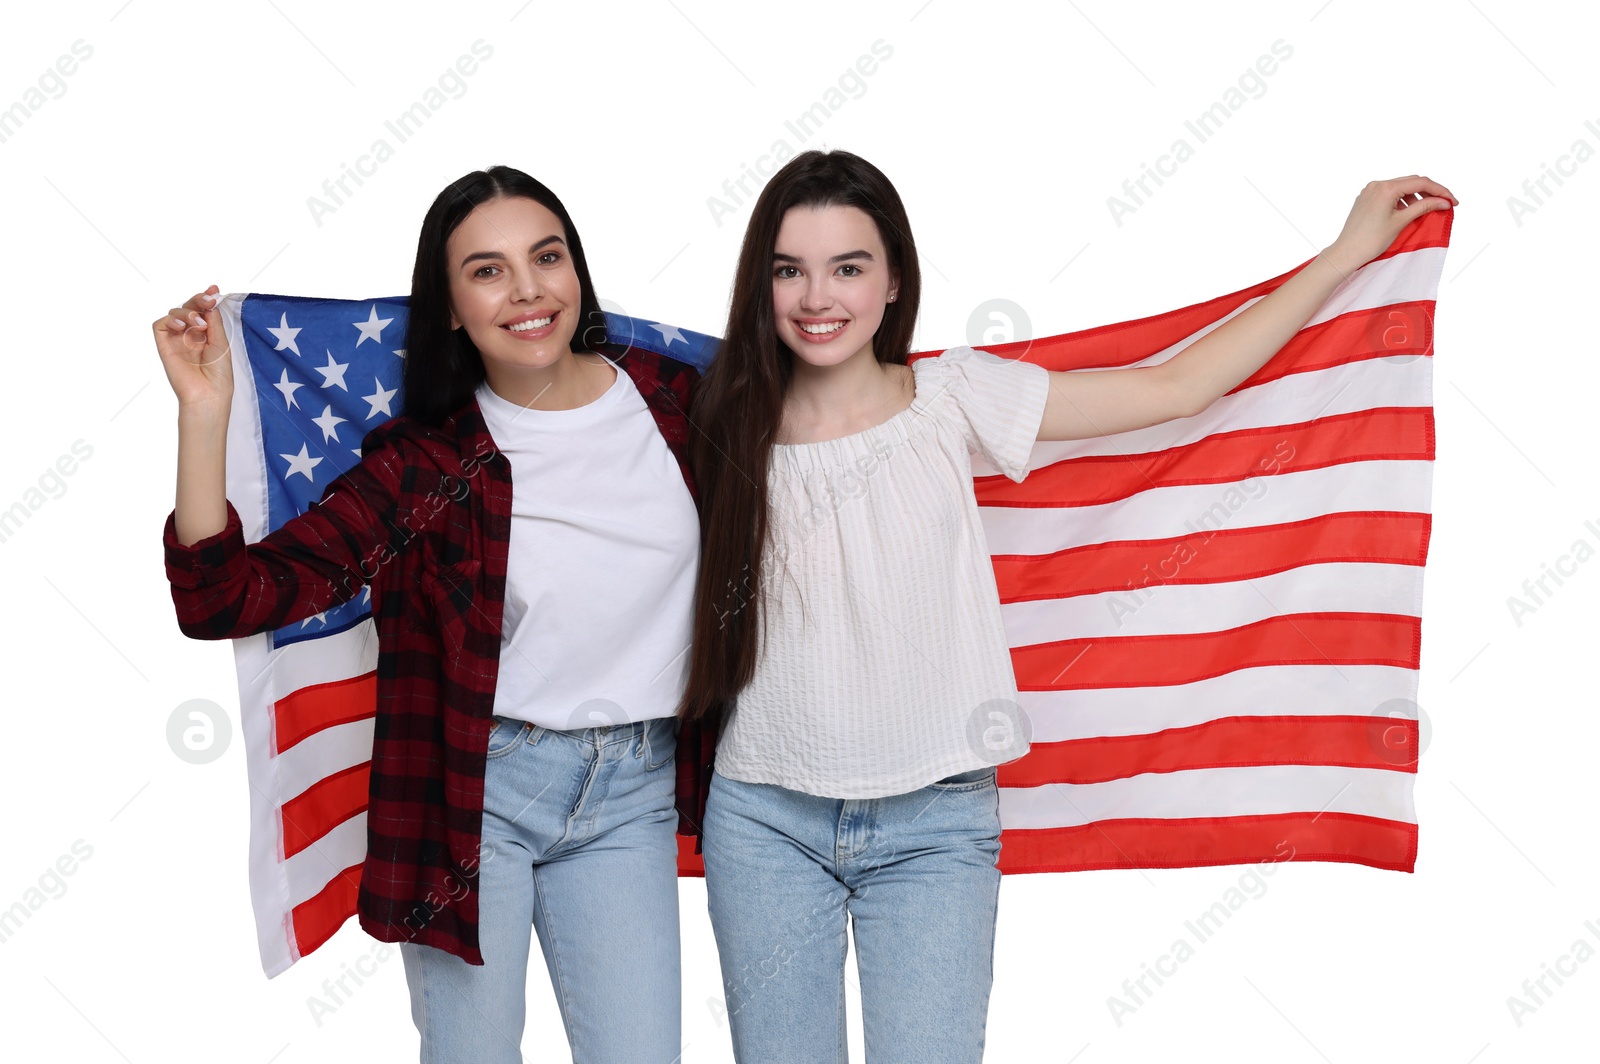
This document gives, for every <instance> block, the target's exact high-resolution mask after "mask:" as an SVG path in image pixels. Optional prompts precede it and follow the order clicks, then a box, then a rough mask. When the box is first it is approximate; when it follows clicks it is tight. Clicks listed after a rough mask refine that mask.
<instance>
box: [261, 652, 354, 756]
mask: <svg viewBox="0 0 1600 1064" xmlns="http://www.w3.org/2000/svg"><path fill="white" fill-rule="evenodd" d="M377 708H378V674H377V673H376V672H369V673H365V674H363V675H361V676H352V677H350V678H349V679H348V680H333V681H331V682H329V683H319V684H313V685H311V686H310V687H302V688H300V689H299V690H298V691H291V692H290V693H289V694H287V695H284V696H283V697H282V698H280V699H278V701H276V702H274V703H273V705H272V715H273V729H272V730H273V739H274V741H275V742H276V743H277V749H275V750H274V751H273V753H274V754H281V753H283V752H284V751H285V750H287V749H289V748H290V747H292V746H293V745H294V744H295V743H298V742H299V741H300V740H301V739H304V738H305V737H306V736H308V735H314V734H316V733H317V732H319V731H322V730H323V729H324V728H332V727H334V726H335V725H339V724H349V723H350V722H351V721H357V720H366V719H367V718H368V717H371V716H372V715H374V714H375V713H376V712H377Z"/></svg>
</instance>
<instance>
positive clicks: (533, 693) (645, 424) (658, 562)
mask: <svg viewBox="0 0 1600 1064" xmlns="http://www.w3.org/2000/svg"><path fill="white" fill-rule="evenodd" d="M616 374H617V379H616V380H615V381H614V382H613V383H612V385H611V387H610V388H609V389H607V390H606V392H605V393H604V394H602V395H601V396H600V397H599V398H598V399H596V400H595V401H594V402H592V403H589V404H588V405H586V406H581V407H578V408H577V409H575V410H533V409H529V408H526V407H522V406H518V405H516V404H515V403H511V402H508V401H506V400H505V399H502V398H501V397H500V396H498V395H496V394H495V393H494V391H493V390H491V389H490V387H489V385H488V382H487V381H486V382H484V384H483V385H481V386H480V387H479V388H478V392H477V398H478V406H479V408H480V409H481V410H482V411H483V418H484V421H485V423H486V424H487V425H488V428H489V435H490V436H492V437H493V438H494V441H495V445H496V446H497V447H498V448H499V449H500V451H501V452H502V453H503V454H504V455H505V456H506V458H507V459H509V460H510V463H511V546H510V556H509V559H508V560H507V564H506V597H505V615H504V621H503V623H502V626H501V633H500V671H499V679H498V680H497V681H496V684H495V692H494V712H495V713H496V715H498V716H503V717H515V718H517V719H519V720H530V721H533V722H534V723H535V724H539V725H543V726H544V727H546V728H553V729H557V730H561V731H571V730H576V729H580V728H592V727H597V726H600V725H608V724H622V723H630V722H632V721H639V720H649V719H651V718H654V717H667V716H671V715H672V714H673V712H674V711H675V710H676V709H677V705H678V700H679V698H680V697H681V696H682V693H683V685H684V680H685V679H686V677H687V675H688V663H689V655H688V653H687V651H688V647H689V636H690V633H691V626H692V611H693V603H694V582H695V573H696V569H697V567H698V564H699V552H700V522H699V519H698V517H697V516H696V513H695V506H694V500H693V499H692V498H691V497H690V495H689V489H688V487H687V486H686V485H685V484H684V481H683V474H682V472H681V471H680V469H679V466H678V462H677V459H676V458H674V457H673V455H672V452H671V451H670V450H669V449H668V448H667V444H666V441H665V440H663V439H662V438H661V432H660V430H659V429H658V428H657V427H656V421H655V418H654V417H653V416H652V415H651V413H650V409H649V407H647V406H646V405H645V402H644V398H643V397H642V396H641V395H640V394H639V390H638V388H637V387H635V386H634V383H633V380H632V378H630V377H629V376H628V374H627V372H626V371H624V370H623V369H621V368H620V367H618V368H617V370H616Z"/></svg>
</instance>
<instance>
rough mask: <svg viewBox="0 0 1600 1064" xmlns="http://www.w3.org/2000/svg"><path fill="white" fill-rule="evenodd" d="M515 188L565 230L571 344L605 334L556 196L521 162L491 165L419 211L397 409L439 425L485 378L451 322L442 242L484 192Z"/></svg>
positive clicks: (583, 344)
mask: <svg viewBox="0 0 1600 1064" xmlns="http://www.w3.org/2000/svg"><path fill="white" fill-rule="evenodd" d="M510 196H521V197H523V198H525V199H530V200H533V201H534V202H535V203H538V204H540V205H542V206H544V207H545V208H547V209H548V210H549V211H550V213H551V214H554V215H555V216H556V217H557V218H558V219H560V221H561V227H562V228H563V229H565V230H566V233H565V237H566V241H567V250H568V252H569V253H570V254H571V255H572V268H573V269H574V270H576V271H577V274H578V283H579V285H580V286H581V291H582V293H583V295H582V298H581V300H580V302H579V311H580V313H579V316H578V328H577V329H576V330H575V331H574V332H573V334H572V350H574V351H586V350H588V349H590V348H591V347H593V346H595V345H596V344H599V343H602V342H604V340H605V338H606V335H605V320H606V319H605V314H604V313H603V312H602V311H601V310H600V303H599V300H597V299H596V298H595V294H594V284H593V283H592V282H591V281H590V280H589V260H588V259H587V258H585V257H584V254H583V241H582V240H580V239H579V238H578V230H577V228H576V227H575V226H574V225H573V224H572V217H571V215H569V214H567V208H566V207H564V206H563V205H562V203H561V200H560V198H559V197H557V196H556V194H555V193H554V192H551V191H550V190H549V189H548V188H546V187H545V186H544V185H543V184H541V183H539V182H538V181H535V180H534V179H533V178H531V177H529V176H528V175H527V174H525V173H523V172H522V171H521V170H515V169H512V168H511V167H509V166H491V167H489V169H487V170H474V171H473V172H472V173H470V174H467V175H466V176H465V177H460V178H457V179H456V180H454V181H452V182H450V184H449V185H447V186H446V187H445V189H444V191H443V192H441V193H439V195H438V196H437V197H435V199H434V201H433V206H431V207H429V208H428V213H427V214H426V215H425V216H424V217H423V219H422V232H421V234H420V235H418V237H417V261H416V265H415V266H413V267H412V271H411V309H410V318H409V320H408V321H407V323H406V366H405V376H404V387H405V400H404V403H405V405H404V409H403V411H402V412H403V413H404V414H405V415H406V416H407V417H412V418H415V419H417V420H418V421H423V422H426V423H427V424H430V425H438V424H440V423H441V422H443V421H444V420H445V418H446V417H448V416H449V415H450V414H452V413H454V412H455V411H456V410H457V409H458V408H460V407H461V406H462V405H463V404H464V403H466V402H467V401H468V400H470V399H471V398H472V394H473V392H475V391H476V390H477V388H478V385H480V384H482V383H483V380H484V373H483V356H482V355H480V354H479V353H478V347H477V345H476V344H474V343H473V342H472V338H471V337H469V336H468V335H467V330H465V329H452V328H450V270H449V264H448V263H447V262H446V261H445V248H446V245H447V244H448V242H449V240H450V234H451V233H453V232H455V231H456V227H457V226H459V225H460V224H461V221H462V219H464V218H466V216H467V215H468V214H471V213H472V209H473V208H474V207H477V206H478V205H479V204H482V203H488V202H489V201H490V200H496V199H502V198H505V197H510Z"/></svg>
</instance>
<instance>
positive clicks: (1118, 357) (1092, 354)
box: [908, 211, 1455, 387]
mask: <svg viewBox="0 0 1600 1064" xmlns="http://www.w3.org/2000/svg"><path fill="white" fill-rule="evenodd" d="M1454 217H1455V212H1454V211H1430V212H1429V213H1428V214H1426V215H1423V217H1422V218H1420V219H1419V220H1417V221H1416V222H1414V223H1412V224H1411V225H1409V226H1407V227H1406V229H1405V231H1404V232H1403V233H1402V234H1401V235H1400V237H1399V238H1397V239H1396V240H1395V242H1394V243H1393V244H1391V245H1390V246H1389V250H1387V251H1385V252H1384V253H1383V254H1382V255H1379V256H1378V257H1377V258H1376V259H1373V260H1372V261H1373V262H1378V261H1381V260H1383V259H1387V258H1393V257H1394V256H1396V255H1402V254H1405V253H1406V252H1409V251H1417V250H1420V249H1422V248H1429V247H1448V246H1449V244H1450V223H1451V221H1452V219H1453V218H1454ZM1313 261H1315V260H1314V259H1307V260H1306V261H1305V262H1302V263H1301V264H1300V265H1298V266H1296V267H1294V268H1293V269H1292V270H1288V271H1286V272H1284V273H1281V274H1279V275H1278V276H1277V277H1273V278H1271V279H1270V280H1266V281H1262V282H1261V283H1260V284H1257V285H1252V286H1251V287H1249V288H1245V289H1241V290H1240V291H1238V292H1232V293H1230V294H1228V295H1225V296H1218V297H1217V298H1216V299H1212V300H1209V301H1207V302H1205V303H1196V304H1195V305H1193V306H1190V307H1183V308H1181V309H1179V310H1173V311H1168V312H1167V313H1165V314H1152V315H1150V316H1149V317H1146V318H1135V319H1133V320H1131V321H1123V322H1115V323H1112V324H1110V325H1101V326H1097V327H1095V328H1093V329H1083V330H1080V331H1078V332H1075V333H1065V334H1062V335H1059V336H1048V337H1044V338H1042V339H1039V340H1016V341H1013V342H1012V343H1009V344H994V345H985V346H984V350H985V351H992V352H993V353H994V354H997V355H999V356H1001V357H1002V358H1020V359H1023V360H1024V361H1026V362H1033V363H1035V364H1037V365H1040V366H1043V367H1044V368H1045V369H1050V370H1070V369H1088V368H1100V367H1106V366H1125V365H1128V364H1129V363H1132V362H1138V361H1139V360H1141V359H1145V358H1149V357H1150V356H1151V355H1153V354H1155V353H1156V352H1157V351H1164V350H1166V349H1167V348H1169V347H1171V346H1172V345H1173V344H1175V343H1178V342H1179V341H1180V340H1183V339H1185V338H1186V337H1189V336H1192V335H1194V334H1195V333H1196V332H1199V331H1200V330H1201V329H1203V328H1205V327H1206V326H1208V325H1210V324H1212V323H1213V322H1216V321H1220V320H1221V319H1222V318H1224V317H1226V316H1227V315H1228V314H1231V313H1232V312H1233V311H1234V310H1235V309H1237V308H1238V307H1240V306H1242V305H1243V304H1245V303H1246V302H1248V301H1250V300H1252V299H1255V298H1257V297H1258V296H1264V295H1266V294H1268V293H1269V292H1272V291H1273V290H1274V289H1276V288H1278V286H1280V285H1282V284H1283V282H1285V281H1287V280H1288V279H1289V278H1291V277H1293V276H1294V275H1295V274H1297V273H1299V272H1300V271H1301V270H1303V269H1305V268H1306V266H1308V265H1310V264H1311V263H1312V262H1313ZM1433 304H1434V301H1433V300H1428V301H1426V303H1420V302H1419V303H1410V304H1406V303H1396V304H1393V306H1395V307H1411V308H1416V309H1415V310H1414V311H1412V312H1411V314H1410V315H1409V317H1410V318H1411V320H1412V321H1413V322H1414V323H1417V324H1420V322H1421V320H1422V318H1424V317H1425V318H1426V321H1427V326H1428V346H1426V347H1424V348H1422V349H1421V350H1410V349H1399V348H1395V349H1391V348H1383V347H1381V346H1380V347H1372V348H1369V350H1371V351H1381V353H1382V354H1383V355H1397V354H1408V353H1414V354H1425V353H1430V352H1431V351H1432V320H1433ZM1424 306H1425V307H1426V310H1423V309H1421V308H1423V307H1424ZM1387 309H1388V308H1386V307H1380V308H1378V309H1376V310H1363V311H1354V312H1352V313H1351V314H1349V315H1343V316H1342V317H1349V318H1354V319H1356V320H1357V321H1359V322H1360V323H1361V324H1360V325H1359V326H1357V327H1369V326H1370V325H1372V324H1373V321H1372V319H1377V320H1378V321H1379V322H1381V324H1379V327H1378V332H1377V335H1378V336H1379V337H1380V345H1381V343H1382V333H1383V329H1384V328H1387V327H1388V326H1389V325H1392V324H1395V322H1393V321H1392V320H1391V319H1390V318H1388V317H1387V316H1386V314H1385V311H1386V310H1387ZM1328 324H1330V323H1328V322H1324V323H1322V325H1319V326H1315V327H1313V328H1312V329H1309V330H1303V331H1302V333H1301V335H1302V336H1304V335H1305V333H1307V332H1315V331H1316V330H1318V329H1322V328H1324V327H1325V326H1326V325H1328ZM1346 327H1347V326H1346ZM1342 328H1345V327H1341V331H1342ZM1394 335H1395V334H1390V337H1391V338H1393V336H1394ZM1298 339H1299V337H1296V340H1298ZM1291 343H1294V341H1291ZM1319 346H1320V345H1319ZM939 353H940V352H938V351H919V352H917V353H916V354H913V355H911V356H910V358H909V359H908V361H910V362H915V361H916V360H917V359H919V358H929V357H932V356H934V355H938V354H939ZM1293 357H1294V356H1293V352H1287V353H1286V352H1282V351H1280V352H1279V353H1278V355H1276V356H1274V357H1273V360H1272V361H1271V362H1269V363H1268V364H1267V366H1266V367H1264V369H1263V372H1265V373H1269V374H1271V375H1272V376H1281V375H1282V373H1274V372H1273V367H1274V366H1278V367H1283V366H1287V365H1290V364H1292V359H1293ZM1343 361H1350V359H1348V358H1346V357H1340V358H1337V359H1335V361H1334V362H1332V363H1329V364H1336V363H1337V362H1343ZM1306 368H1314V367H1308V366H1302V367H1297V369H1295V370H1291V371H1289V372H1297V371H1300V370H1303V369H1306ZM1262 379H1263V380H1266V379H1271V377H1270V376H1269V377H1263V378H1262ZM1246 383H1247V384H1248V383H1249V382H1246ZM1257 383H1259V381H1258V382H1257ZM1241 387H1243V385H1242V386H1241Z"/></svg>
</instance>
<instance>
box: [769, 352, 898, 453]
mask: <svg viewBox="0 0 1600 1064" xmlns="http://www.w3.org/2000/svg"><path fill="white" fill-rule="evenodd" d="M793 367H794V368H793V376H792V377H791V378H790V381H789V390H788V394H787V395H786V396H785V397H784V402H783V407H784V413H783V419H784V430H783V431H782V433H780V436H781V437H783V438H787V439H791V440H795V441H797V442H806V441H813V440H818V439H833V438H836V437H838V436H846V435H849V434H851V433H853V432H858V431H860V430H862V429H866V428H871V427H872V426H873V425H877V424H879V423H880V422H882V421H883V420H884V419H885V418H886V417H887V416H890V415H892V414H893V413H895V412H897V411H898V410H900V409H902V408H904V407H905V405H906V404H907V403H908V402H909V401H910V395H909V394H908V393H907V392H906V390H905V379H904V378H905V373H904V370H903V367H899V366H885V365H883V364H882V363H880V362H879V361H878V359H877V357H876V355H875V353H874V352H873V350H872V344H871V342H870V341H869V342H868V343H867V344H866V345H865V346H863V347H862V348H861V349H860V350H859V351H857V352H856V353H855V354H853V355H851V356H850V357H849V358H847V359H845V360H844V361H843V362H840V363H837V364H836V365H832V366H813V365H811V364H809V363H807V362H805V361H804V360H803V359H801V358H799V357H798V356H796V357H795V359H794V362H793Z"/></svg>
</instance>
